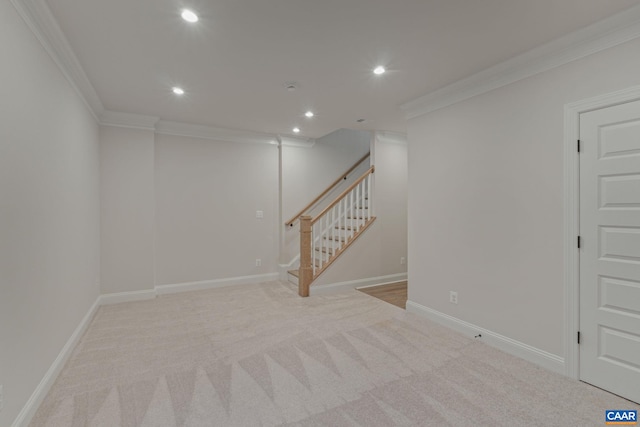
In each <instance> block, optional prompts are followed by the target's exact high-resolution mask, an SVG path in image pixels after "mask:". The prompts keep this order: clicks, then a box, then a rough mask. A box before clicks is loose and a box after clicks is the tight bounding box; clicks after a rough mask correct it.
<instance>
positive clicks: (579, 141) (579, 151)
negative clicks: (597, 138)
mask: <svg viewBox="0 0 640 427" xmlns="http://www.w3.org/2000/svg"><path fill="white" fill-rule="evenodd" d="M579 152H580V140H578V153H579Z"/></svg>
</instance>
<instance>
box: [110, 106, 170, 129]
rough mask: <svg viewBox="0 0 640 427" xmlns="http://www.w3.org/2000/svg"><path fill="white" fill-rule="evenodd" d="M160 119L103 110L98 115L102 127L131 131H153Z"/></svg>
mask: <svg viewBox="0 0 640 427" xmlns="http://www.w3.org/2000/svg"><path fill="white" fill-rule="evenodd" d="M159 120H160V119H159V118H158V117H153V116H144V115H141V114H130V113H121V112H118V111H109V110H105V111H103V112H102V114H100V124H101V125H103V126H114V127H121V128H131V129H144V130H151V131H155V129H156V124H157V123H158V121H159Z"/></svg>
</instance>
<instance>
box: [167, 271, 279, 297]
mask: <svg viewBox="0 0 640 427" xmlns="http://www.w3.org/2000/svg"><path fill="white" fill-rule="evenodd" d="M279 277H280V274H279V273H267V274H256V275H253V276H240V277H229V278H225V279H216V280H203V281H201V282H187V283H176V284H173V285H159V286H156V292H157V293H158V295H166V294H175V293H178V292H189V291H200V290H203V289H215V288H223V287H226V286H232V285H250V284H253V283H261V282H268V281H271V280H277V279H279Z"/></svg>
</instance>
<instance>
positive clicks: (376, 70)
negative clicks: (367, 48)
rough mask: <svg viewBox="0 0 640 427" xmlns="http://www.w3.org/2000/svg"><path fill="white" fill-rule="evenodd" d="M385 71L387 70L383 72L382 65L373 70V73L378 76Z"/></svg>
mask: <svg viewBox="0 0 640 427" xmlns="http://www.w3.org/2000/svg"><path fill="white" fill-rule="evenodd" d="M386 71H387V70H385V69H384V67H383V66H382V65H380V66H378V67H376V68H374V70H373V73H374V74H378V75H380V74H384V73H385V72H386Z"/></svg>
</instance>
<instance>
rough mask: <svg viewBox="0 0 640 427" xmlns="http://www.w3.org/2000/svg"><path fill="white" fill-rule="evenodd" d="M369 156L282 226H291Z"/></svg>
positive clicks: (358, 162) (368, 154)
mask: <svg viewBox="0 0 640 427" xmlns="http://www.w3.org/2000/svg"><path fill="white" fill-rule="evenodd" d="M369 156H371V153H367V154H366V155H365V156H363V157H362V158H361V159H360V160H358V161H357V162H356V163H355V164H354V165H353V166H351V167H350V168H349V170H348V171H346V172H345V173H343V174H342V175H340V178H338V179H336V180H335V181H334V182H333V184H331V185H330V186H328V187H327V189H326V190H324V191H323V192H322V193H320V195H319V196H318V197H316V198H315V199H313V201H312V202H311V203H309V204H308V205H307V206H305V207H304V209H302V210H301V211H300V212H298V213H297V214H295V215H294V216H293V217H292V218H291V219H290V220H289V221H287V222H285V223H284V225H285V226H288V227H289V226H292V225H293V223H294V222H295V221H296V220H297V219H298V218H300V217H301V216H302V215H304V213H305V212H306V211H308V210H309V209H311V207H312V206H313V205H315V204H316V203H318V201H320V199H322V198H323V197H324V196H326V195H327V193H329V192H330V191H331V190H333V188H334V187H335V186H336V185H338V184H339V183H340V182H341V181H342V180H343V179H345V178H346V177H347V175H349V174H350V173H351V172H353V170H354V169H355V168H357V167H358V166H360V164H361V163H362V162H364V161H365V160H366V159H367V158H368V157H369Z"/></svg>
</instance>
